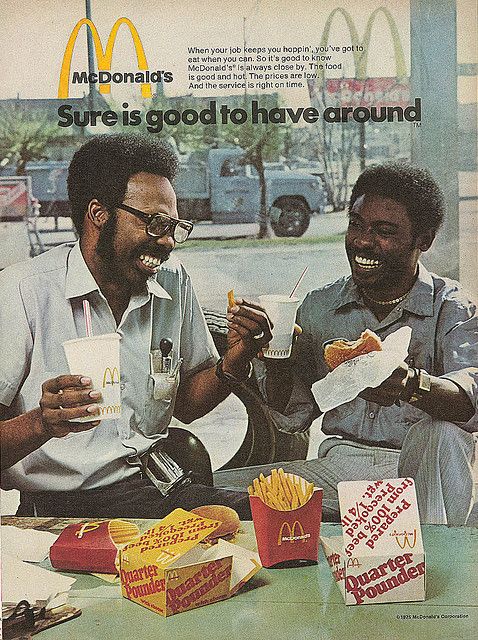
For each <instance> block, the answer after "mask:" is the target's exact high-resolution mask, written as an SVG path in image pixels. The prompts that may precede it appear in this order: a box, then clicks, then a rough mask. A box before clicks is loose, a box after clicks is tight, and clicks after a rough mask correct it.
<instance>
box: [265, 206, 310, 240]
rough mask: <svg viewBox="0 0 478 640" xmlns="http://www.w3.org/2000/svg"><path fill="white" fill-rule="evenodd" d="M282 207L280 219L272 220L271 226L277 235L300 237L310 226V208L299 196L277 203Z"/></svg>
mask: <svg viewBox="0 0 478 640" xmlns="http://www.w3.org/2000/svg"><path fill="white" fill-rule="evenodd" d="M275 206H276V207H277V208H278V209H280V215H279V218H278V220H271V227H272V229H273V230H274V233H275V234H276V236H279V237H284V236H287V237H293V238H298V237H300V236H302V235H303V234H304V233H305V232H306V231H307V229H308V227H309V222H310V209H309V207H308V206H307V205H306V204H305V203H304V202H302V200H299V199H297V198H290V199H288V200H282V201H280V202H278V203H277V205H275Z"/></svg>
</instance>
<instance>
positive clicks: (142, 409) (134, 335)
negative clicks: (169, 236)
mask: <svg viewBox="0 0 478 640" xmlns="http://www.w3.org/2000/svg"><path fill="white" fill-rule="evenodd" d="M0 295H1V300H2V304H1V309H0V353H1V354H2V355H1V359H0V403H1V404H4V405H6V406H10V405H11V406H12V409H13V412H14V414H15V415H20V414H22V413H25V412H26V411H30V410H31V409H34V408H35V407H38V403H39V400H40V397H41V386H42V383H43V382H44V381H45V380H48V379H49V378H53V377H56V376H58V375H62V374H66V373H68V365H67V362H66V358H65V355H64V351H63V348H62V343H63V342H65V341H66V340H71V339H73V338H79V337H83V336H85V321H84V316H83V300H84V299H85V298H87V299H88V301H89V303H90V308H91V316H92V332H93V335H101V334H105V333H114V332H117V333H118V334H119V335H120V337H121V342H120V364H121V404H122V415H121V417H120V418H118V419H115V420H105V421H103V422H101V423H100V425H99V426H97V427H95V428H93V429H91V430H88V431H83V432H81V433H72V434H69V435H67V436H65V437H64V438H52V439H51V440H49V441H48V442H46V443H45V444H44V445H43V446H42V447H40V448H39V449H37V450H36V451H34V452H33V453H31V454H30V455H28V456H26V457H25V458H23V459H22V460H21V461H20V462H18V463H17V464H15V465H14V466H12V467H11V468H10V469H8V470H7V471H6V472H4V473H3V475H2V487H3V488H5V489H11V488H15V489H20V490H25V491H68V490H75V489H91V488H95V487H99V486H104V485H108V484H111V483H113V482H116V481H119V480H122V479H124V478H125V477H127V476H128V475H131V474H132V473H134V472H136V471H137V468H134V467H131V466H130V465H128V463H127V462H126V459H127V457H128V456H130V455H132V454H136V453H138V454H141V453H143V452H145V451H146V450H147V449H148V448H149V447H150V446H151V444H152V442H154V440H155V439H157V438H159V437H162V436H163V437H164V435H166V433H167V427H168V425H169V422H170V420H171V415H172V412H173V407H174V402H173V403H170V406H161V403H162V401H155V400H154V399H153V398H152V397H151V389H150V382H151V381H150V377H149V373H150V370H149V360H150V359H149V352H150V350H151V348H153V349H158V348H159V341H160V340H161V339H162V338H169V339H171V340H172V342H173V350H172V357H173V365H174V364H175V363H176V362H177V361H178V360H179V358H183V364H182V366H181V376H183V377H184V376H189V375H192V374H194V373H195V372H196V371H199V370H201V369H205V368H208V367H210V366H212V365H213V364H214V362H215V361H216V360H217V359H218V354H217V351H216V349H215V347H214V343H213V341H212V338H211V335H210V333H209V331H208V330H207V326H206V322H205V320H204V316H203V313H202V311H201V308H200V306H199V303H198V301H197V298H196V296H195V293H194V290H193V288H192V285H191V281H190V279H189V276H188V274H187V273H186V271H185V269H184V267H183V266H182V265H181V264H180V263H179V261H178V260H177V259H175V258H170V259H169V260H168V261H167V262H166V263H165V264H163V265H162V267H161V269H160V270H159V272H158V274H157V275H156V277H155V278H150V279H149V280H148V281H147V290H145V292H144V293H143V294H141V295H136V296H133V297H132V298H131V300H130V302H129V305H128V308H127V309H126V311H125V312H124V314H123V317H122V319H121V322H120V323H119V325H118V326H117V325H116V321H115V319H114V316H113V313H112V311H111V309H110V307H109V305H108V303H107V301H106V299H105V298H104V296H103V295H102V293H101V292H100V290H99V288H98V285H97V283H96V281H95V279H94V278H93V276H92V274H91V272H90V271H89V269H88V267H87V265H86V263H85V261H84V259H83V256H82V253H81V250H80V247H79V244H78V243H76V244H75V245H73V246H72V245H62V246H60V247H56V248H55V249H51V250H50V251H48V252H46V253H44V254H42V255H40V256H38V257H36V258H33V259H31V260H28V261H26V262H23V263H19V264H17V265H13V266H12V267H9V268H7V269H5V270H4V271H3V272H2V273H1V274H0ZM152 305H153V308H154V312H153V327H154V328H153V332H152V334H153V335H151V306H152ZM143 432H145V433H148V434H152V433H153V434H154V435H152V436H150V437H146V436H145V435H143Z"/></svg>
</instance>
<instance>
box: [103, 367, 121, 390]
mask: <svg viewBox="0 0 478 640" xmlns="http://www.w3.org/2000/svg"><path fill="white" fill-rule="evenodd" d="M119 382H120V375H119V371H118V368H117V367H113V369H111V368H110V367H106V369H105V372H104V373H103V389H104V388H105V387H106V385H107V384H119Z"/></svg>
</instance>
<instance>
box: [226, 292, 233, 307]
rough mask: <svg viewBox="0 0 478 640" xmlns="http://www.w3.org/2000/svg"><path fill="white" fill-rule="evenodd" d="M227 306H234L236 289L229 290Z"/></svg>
mask: <svg viewBox="0 0 478 640" xmlns="http://www.w3.org/2000/svg"><path fill="white" fill-rule="evenodd" d="M227 306H228V307H233V306H234V289H231V290H230V291H228V292H227Z"/></svg>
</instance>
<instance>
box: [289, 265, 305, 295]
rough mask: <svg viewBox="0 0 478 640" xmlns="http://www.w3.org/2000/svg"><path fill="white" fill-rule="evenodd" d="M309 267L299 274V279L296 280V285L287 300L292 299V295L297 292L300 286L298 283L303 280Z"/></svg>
mask: <svg viewBox="0 0 478 640" xmlns="http://www.w3.org/2000/svg"><path fill="white" fill-rule="evenodd" d="M308 268H309V267H308V266H307V267H306V268H305V269H304V270H303V271H302V273H301V274H300V278H299V279H298V280H297V284H296V285H295V287H294V288H293V289H292V291H291V292H290V296H289V298H292V296H293V295H294V293H295V292H296V291H297V288H298V286H299V285H300V283H301V282H302V280H303V279H304V276H305V274H306V273H307V269H308Z"/></svg>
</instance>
